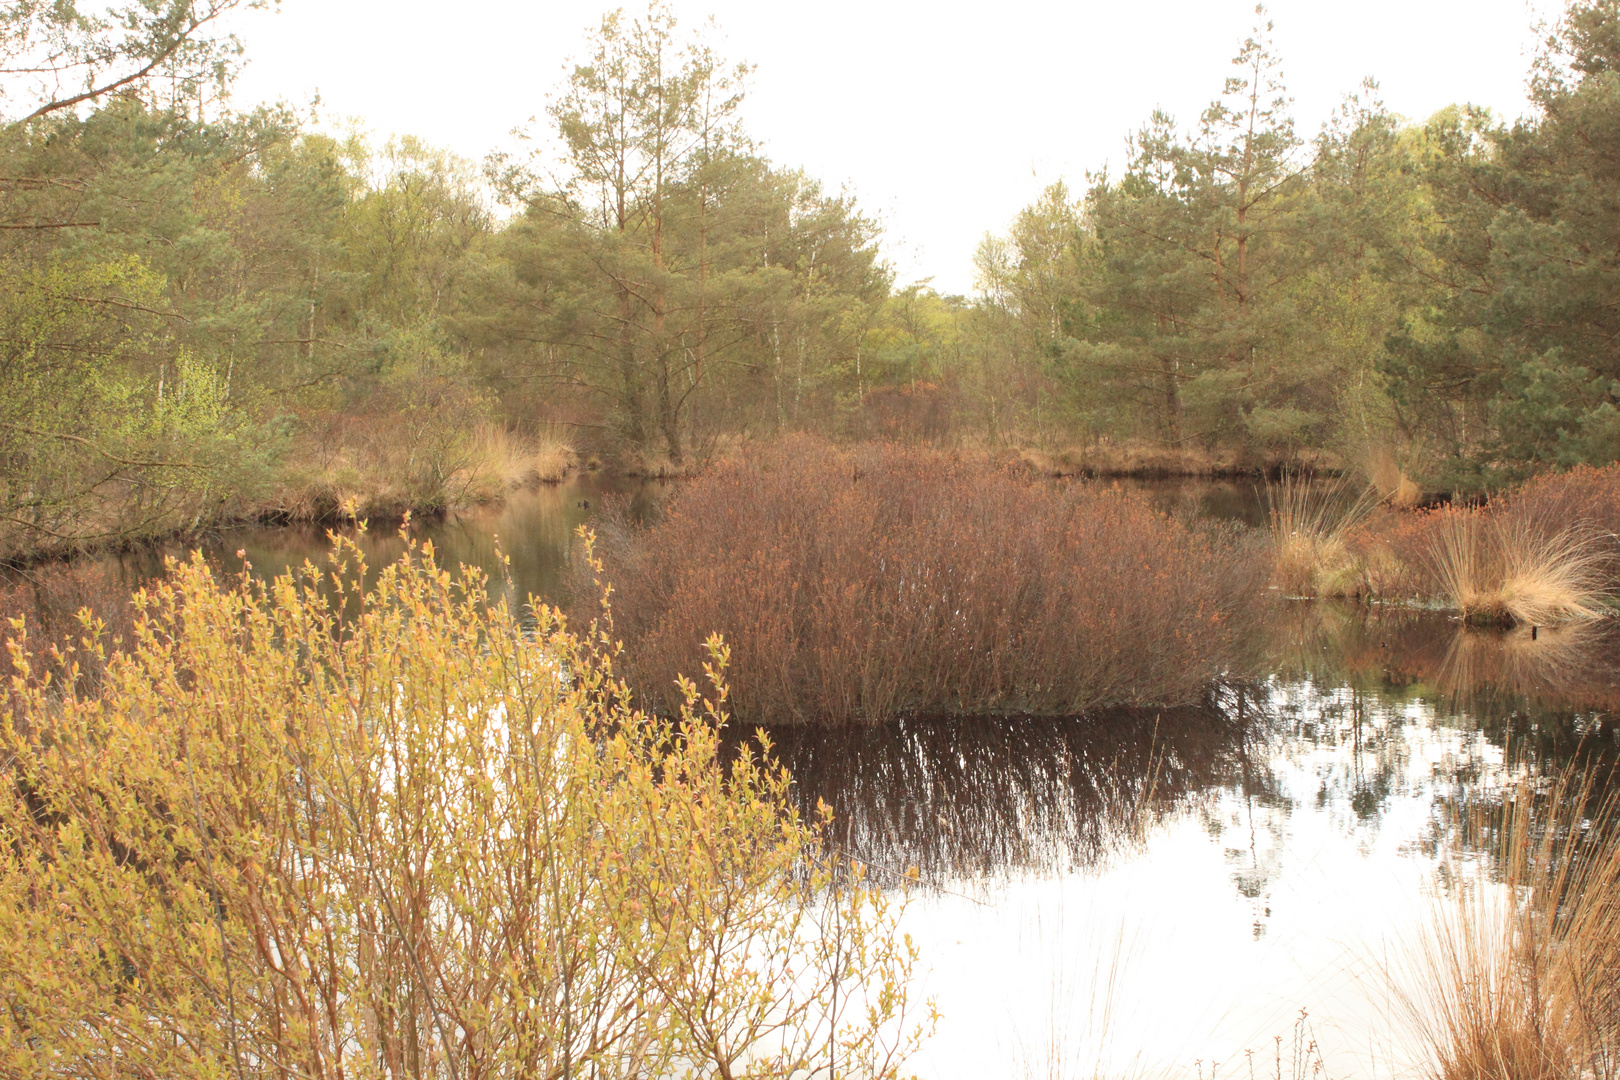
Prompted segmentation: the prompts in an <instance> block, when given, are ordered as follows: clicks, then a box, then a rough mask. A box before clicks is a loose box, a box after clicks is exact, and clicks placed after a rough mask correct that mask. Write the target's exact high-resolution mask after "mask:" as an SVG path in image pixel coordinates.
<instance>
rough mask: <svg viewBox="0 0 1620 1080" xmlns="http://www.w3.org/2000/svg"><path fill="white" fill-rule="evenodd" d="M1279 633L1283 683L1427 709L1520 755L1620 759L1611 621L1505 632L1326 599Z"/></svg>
mask: <svg viewBox="0 0 1620 1080" xmlns="http://www.w3.org/2000/svg"><path fill="white" fill-rule="evenodd" d="M1271 633H1272V638H1271V642H1270V645H1269V663H1268V666H1269V667H1270V669H1271V670H1272V671H1274V672H1275V673H1276V675H1277V677H1278V678H1279V679H1280V680H1283V681H1289V680H1300V679H1309V680H1310V681H1311V682H1312V683H1314V684H1315V685H1316V686H1318V687H1342V688H1346V689H1348V690H1350V691H1353V692H1356V693H1359V694H1361V695H1363V699H1364V701H1366V702H1369V703H1372V704H1375V705H1378V706H1390V707H1394V706H1398V705H1401V704H1405V703H1419V702H1420V703H1422V704H1423V705H1424V706H1425V707H1427V708H1428V709H1432V710H1433V715H1434V716H1435V718H1436V719H1438V720H1439V721H1440V722H1442V723H1444V724H1448V725H1452V726H1465V727H1468V728H1474V727H1477V728H1479V729H1480V730H1481V731H1483V732H1484V733H1485V735H1486V737H1487V738H1488V739H1489V740H1490V741H1491V742H1492V743H1494V744H1495V745H1497V746H1499V747H1503V748H1505V749H1511V750H1512V752H1513V753H1514V754H1515V755H1519V754H1529V755H1532V756H1534V757H1536V758H1538V759H1541V760H1544V761H1549V762H1566V761H1569V760H1571V759H1574V758H1577V757H1581V758H1588V757H1595V758H1597V759H1600V760H1604V761H1612V760H1614V758H1615V749H1616V730H1615V729H1616V720H1617V719H1620V625H1617V624H1616V623H1614V622H1613V621H1610V620H1604V621H1602V622H1594V623H1588V624H1584V625H1574V626H1565V627H1539V628H1536V629H1535V630H1533V631H1532V629H1531V628H1529V627H1519V628H1516V629H1513V630H1509V631H1501V630H1489V629H1479V628H1474V627H1469V626H1466V625H1465V624H1463V623H1462V622H1460V621H1459V620H1457V619H1454V618H1451V617H1448V616H1447V615H1445V614H1444V613H1441V612H1433V611H1415V610H1412V609H1409V608H1381V607H1370V608H1369V607H1365V606H1357V605H1350V604H1334V603H1324V602H1320V601H1318V602H1314V603H1301V604H1292V605H1289V606H1288V607H1287V608H1285V609H1284V610H1283V611H1282V612H1281V613H1280V614H1279V617H1278V618H1277V619H1276V620H1274V622H1273V623H1272V626H1271ZM1464 779H1466V777H1464Z"/></svg>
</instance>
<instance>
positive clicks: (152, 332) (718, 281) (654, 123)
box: [0, 0, 914, 557]
mask: <svg viewBox="0 0 1620 1080" xmlns="http://www.w3.org/2000/svg"><path fill="white" fill-rule="evenodd" d="M235 3H236V0H214V6H213V7H211V8H209V9H208V10H206V11H205V10H203V7H204V5H203V3H202V0H166V3H165V4H163V5H160V6H161V7H162V8H163V11H162V12H161V13H160V14H159V15H152V14H151V13H150V12H149V11H148V9H149V8H150V7H151V5H145V4H136V5H134V6H133V8H132V12H133V13H131V14H130V19H129V20H127V21H121V20H120V19H119V18H109V19H108V20H106V21H105V22H98V21H96V20H94V19H92V18H90V17H88V16H86V15H84V14H82V13H79V12H76V11H74V10H73V9H72V5H51V6H49V7H48V8H44V9H41V8H38V7H37V6H35V5H23V6H21V7H18V8H17V9H16V10H8V11H6V12H4V13H0V35H3V39H0V46H3V48H4V49H5V50H6V52H7V53H8V57H9V58H8V61H7V63H6V64H5V66H6V68H7V69H8V70H13V69H21V68H24V67H30V66H31V67H36V68H40V69H42V70H43V69H46V68H49V66H50V65H51V64H56V65H58V67H59V69H60V70H59V71H58V72H57V73H56V74H57V78H56V79H55V80H54V81H51V80H46V81H45V82H44V83H41V84H39V85H37V86H29V85H24V86H21V91H31V92H32V96H28V94H27V93H23V92H21V91H19V90H18V86H17V85H16V84H17V82H18V80H16V79H13V80H12V81H11V82H12V84H13V85H9V86H8V96H7V97H6V98H5V107H7V108H9V109H11V111H12V112H13V114H16V113H18V112H21V113H22V115H21V116H17V117H16V118H14V119H11V120H10V121H9V123H8V124H7V125H6V126H5V127H4V128H3V129H0V225H3V226H4V227H3V228H0V557H7V556H12V557H15V556H18V555H21V554H25V553H29V552H38V551H40V550H53V549H71V548H75V547H82V546H85V545H89V544H95V543H100V542H107V541H116V540H122V539H130V538H136V537H141V536H146V535H154V534H160V533H168V532H173V531H176V530H185V529H188V528H193V527H197V526H199V525H202V524H206V523H209V522H212V521H217V520H220V519H221V518H222V517H231V516H266V515H267V516H270V517H281V518H299V517H313V518H320V517H325V516H331V515H334V514H338V513H341V512H342V511H343V508H344V506H345V505H349V506H352V507H357V508H358V509H359V510H361V511H366V510H373V511H376V510H388V509H393V510H398V509H403V508H407V507H417V508H426V509H433V508H437V507H442V506H445V505H448V504H450V503H453V502H456V501H461V500H467V499H476V498H480V497H485V496H489V495H497V494H499V493H501V492H502V491H504V490H505V488H506V486H507V485H508V483H511V482H517V481H521V480H522V479H524V478H526V477H527V478H533V477H535V476H536V475H552V476H554V475H556V472H557V471H558V469H559V464H558V459H559V456H561V457H562V458H563V459H564V460H563V461H562V465H566V455H567V454H568V453H569V452H570V451H571V450H579V451H584V452H595V453H610V454H614V455H616V456H618V457H620V458H621V459H623V460H624V461H625V462H627V463H628V464H630V465H632V466H634V467H639V468H648V469H680V468H683V467H686V466H688V465H690V464H691V463H692V462H693V461H694V460H697V459H701V458H703V457H705V456H707V455H708V454H709V453H710V452H711V451H712V448H713V444H714V441H715V440H716V439H717V438H718V437H721V436H725V435H728V434H735V433H741V432H747V433H762V432H763V433H770V432H775V431H780V430H785V429H788V428H795V427H800V426H806V425H810V424H814V425H816V426H818V427H821V428H824V429H829V430H834V431H839V432H842V431H843V430H845V429H846V428H847V427H849V424H847V423H846V422H845V419H844V418H847V417H849V416H850V415H852V414H853V413H854V412H855V411H856V407H855V405H854V403H855V402H856V401H858V399H859V398H860V396H861V394H862V392H863V391H865V390H867V389H873V388H878V387H882V386H886V385H893V384H895V383H896V381H897V380H896V379H895V378H893V375H892V372H893V370H894V369H896V368H904V367H905V366H906V365H907V363H908V360H907V357H906V351H907V348H908V337H907V335H908V333H910V332H911V329H912V328H911V327H910V324H909V323H908V319H910V318H911V312H910V310H909V307H908V303H907V296H908V295H914V293H913V294H905V293H902V294H900V296H899V297H895V296H894V295H893V290H892V278H891V275H890V272H889V271H888V269H887V268H886V267H885V266H884V265H883V263H882V262H881V260H880V259H879V256H878V249H877V229H876V227H875V225H874V224H873V222H872V221H871V220H870V219H868V218H867V217H865V216H864V215H863V214H862V213H861V212H860V211H859V210H858V208H857V207H856V206H855V205H854V203H853V201H852V200H851V199H850V198H849V197H847V196H845V195H841V194H834V193H830V192H828V191H826V190H824V189H823V188H822V187H821V186H820V185H819V184H818V183H816V182H815V181H814V180H813V179H811V178H810V177H808V176H805V175H804V174H802V173H799V172H795V171H792V170H787V169H783V168H780V167H777V166H775V165H773V164H772V163H771V162H770V161H768V160H767V159H766V158H764V157H763V156H762V155H761V154H760V153H759V152H758V150H757V148H756V147H755V145H754V144H753V143H752V142H751V141H750V140H749V139H748V137H747V136H746V134H745V133H744V132H743V131H742V129H741V126H740V124H739V123H738V119H737V110H738V106H739V104H740V102H741V100H742V98H741V94H742V91H741V80H742V78H743V77H744V76H745V75H746V74H747V69H746V68H745V67H728V66H726V65H724V64H723V63H722V62H721V61H720V60H719V59H718V58H717V57H715V56H714V54H713V53H712V52H711V51H710V50H709V48H708V47H707V46H706V45H705V44H704V43H703V42H702V40H700V39H697V38H691V39H688V38H687V37H685V36H683V35H682V34H680V33H679V31H678V30H677V28H676V26H675V24H674V21H673V19H672V18H671V17H670V16H669V15H668V13H667V12H666V11H664V10H663V9H662V8H661V7H658V6H654V7H653V8H651V9H649V11H648V12H647V13H646V14H645V15H643V17H641V18H639V19H634V20H632V19H629V18H624V17H621V16H619V15H614V16H610V17H609V18H607V19H606V20H605V21H604V22H603V23H602V25H601V27H600V28H599V29H598V30H597V31H596V33H595V34H594V35H593V37H592V38H591V41H590V43H589V47H588V53H587V55H586V58H585V60H584V61H583V62H582V63H581V64H580V65H579V66H578V67H576V69H575V70H574V72H573V74H572V76H571V77H570V79H569V80H568V81H567V82H566V84H565V85H564V86H563V87H562V88H561V89H560V90H559V92H558V93H557V94H556V95H554V97H553V98H552V101H551V106H550V110H549V113H548V114H547V120H546V122H545V123H542V124H540V125H538V126H537V127H536V129H535V130H534V131H532V132H530V133H529V134H530V135H531V136H532V137H533V139H534V141H535V143H536V144H537V145H538V144H544V145H545V146H546V147H547V149H546V150H545V151H543V152H537V153H535V154H533V155H518V154H514V155H507V156H504V157H499V156H498V157H492V158H491V159H490V161H489V162H487V163H486V166H485V167H484V168H483V169H480V168H478V167H475V166H473V165H471V164H469V163H467V162H464V161H460V160H458V159H456V158H455V157H454V156H452V155H449V154H446V153H444V152H441V151H438V150H434V149H432V148H430V147H427V146H425V145H423V144H422V143H421V142H419V141H417V140H414V139H411V138H397V139H393V140H390V141H389V142H388V143H387V144H386V145H385V146H383V147H381V148H378V147H376V146H374V145H372V144H371V143H369V142H368V141H367V140H366V139H365V138H363V137H360V136H358V135H356V136H354V137H350V138H347V139H343V138H334V137H333V136H331V135H329V134H324V133H320V132H317V131H316V130H314V128H313V127H312V126H311V125H310V124H309V123H308V122H307V121H306V120H305V119H303V118H300V117H299V116H298V115H296V114H295V113H294V111H293V110H290V109H287V108H268V109H258V110H255V111H252V112H249V113H235V112H229V111H224V112H221V111H220V110H219V109H218V108H217V106H211V105H210V102H211V101H214V102H217V101H218V100H219V97H218V96H219V94H220V91H221V89H222V84H228V80H229V75H230V71H231V63H232V59H233V57H234V56H235V55H236V53H237V51H238V50H237V49H235V47H234V45H233V43H232V42H231V41H230V39H228V38H224V37H221V36H219V35H218V34H217V33H215V34H214V36H212V37H210V36H208V35H209V34H210V33H212V32H213V30H212V28H213V27H214V26H215V25H216V22H215V21H214V20H215V19H216V18H217V17H218V16H219V15H221V14H224V13H225V12H226V11H227V10H228V9H229V8H231V7H233V6H235ZM137 9H138V10H137ZM140 12H147V16H146V17H144V18H145V21H142V17H138V16H139V15H140ZM131 28H133V29H131ZM62 41H67V42H69V43H70V44H71V46H72V48H71V49H67V50H65V51H64V50H63V49H61V48H59V47H58V45H59V43H60V42H62ZM81 77H82V78H84V79H85V80H86V81H87V84H88V85H89V90H87V91H86V92H85V93H83V94H81V93H78V92H74V93H65V92H61V91H60V90H59V87H60V86H62V85H64V82H63V80H64V79H73V78H81ZM53 94H54V95H55V96H53ZM211 95H212V96H211ZM19 102H21V104H19ZM552 144H554V145H555V149H554V150H553V149H551V148H550V147H551V146H552ZM897 357H898V359H897Z"/></svg>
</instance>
